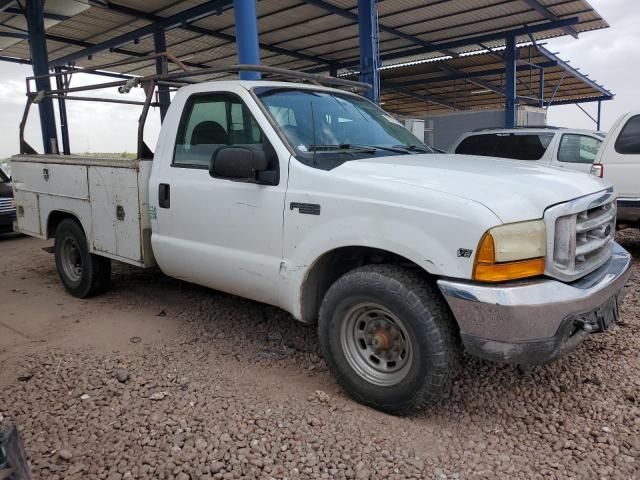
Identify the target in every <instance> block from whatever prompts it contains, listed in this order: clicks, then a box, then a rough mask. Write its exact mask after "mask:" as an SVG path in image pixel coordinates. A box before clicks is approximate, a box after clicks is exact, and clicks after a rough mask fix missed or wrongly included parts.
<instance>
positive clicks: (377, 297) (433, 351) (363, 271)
mask: <svg viewBox="0 0 640 480" xmlns="http://www.w3.org/2000/svg"><path fill="white" fill-rule="evenodd" d="M363 302H364V304H365V305H368V304H369V303H367V302H370V303H371V304H376V305H380V306H381V307H384V309H386V310H388V311H389V312H391V313H392V314H393V315H395V316H396V317H397V318H398V319H401V322H402V323H403V324H404V329H405V331H406V333H407V336H408V337H409V338H408V342H410V346H411V360H408V361H407V364H410V366H407V367H406V368H407V369H408V370H407V373H406V376H405V377H404V378H402V379H401V380H399V381H398V383H396V384H394V385H391V386H380V385H377V384H375V383H371V382H370V381H368V380H367V379H365V378H364V377H363V376H362V375H360V374H359V373H358V372H357V371H356V370H355V369H354V368H353V367H352V364H353V361H352V363H351V364H350V363H349V362H350V361H349V360H347V356H346V355H345V351H344V350H345V348H346V347H344V346H343V340H342V337H344V335H345V334H344V328H343V326H342V324H343V322H346V321H348V319H347V316H348V315H349V312H350V311H353V310H352V309H354V308H357V307H358V305H362V304H363ZM318 333H319V339H320V346H321V349H322V353H323V356H324V358H325V361H326V362H327V364H328V366H329V369H330V370H331V371H332V373H333V374H334V376H335V377H336V379H337V381H338V383H339V384H340V385H341V386H342V388H343V389H344V390H345V391H346V392H347V393H348V394H349V395H351V396H352V397H353V398H354V399H355V400H357V401H358V402H360V403H363V404H365V405H368V406H370V407H373V408H375V409H378V410H382V411H385V412H388V413H391V414H395V415H409V414H412V413H414V412H416V411H417V410H420V409H422V408H424V407H425V406H428V405H433V404H436V403H439V402H440V401H442V400H443V399H444V398H446V397H448V395H449V392H450V388H451V382H452V379H453V378H454V376H455V373H456V371H457V366H458V364H459V360H460V357H461V346H460V341H459V335H458V333H457V328H456V324H455V320H454V319H453V317H452V315H451V313H450V311H449V308H448V306H447V305H446V303H445V300H444V298H443V297H442V295H441V293H440V291H439V290H438V288H437V287H436V286H435V285H434V284H432V283H430V282H429V281H427V280H426V279H425V278H424V276H423V275H421V274H420V273H419V272H416V271H412V270H408V269H405V268H402V267H398V266H395V265H370V266H364V267H361V268H358V269H355V270H352V271H350V272H348V273H346V274H345V275H343V276H342V277H340V278H339V279H338V280H337V281H336V282H335V283H334V284H333V285H332V286H331V287H330V288H329V290H328V292H327V294H326V295H325V297H324V299H323V301H322V305H321V307H320V315H319V322H318ZM396 338H397V335H396ZM403 338H404V335H403Z"/></svg>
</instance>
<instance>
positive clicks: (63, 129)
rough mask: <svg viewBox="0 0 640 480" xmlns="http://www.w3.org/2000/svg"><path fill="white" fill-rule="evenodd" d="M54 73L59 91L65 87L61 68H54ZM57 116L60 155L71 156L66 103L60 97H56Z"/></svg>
mask: <svg viewBox="0 0 640 480" xmlns="http://www.w3.org/2000/svg"><path fill="white" fill-rule="evenodd" d="M54 71H55V72H56V73H57V74H58V75H56V88H57V89H58V90H61V89H63V88H65V87H66V85H65V82H64V77H65V74H64V72H63V71H62V67H55V68H54ZM58 114H59V115H60V134H61V135H62V153H64V154H65V155H71V147H70V145H69V124H68V123H67V102H66V101H65V99H64V97H63V96H62V95H61V96H60V97H58Z"/></svg>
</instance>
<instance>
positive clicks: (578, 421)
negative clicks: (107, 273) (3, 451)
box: [0, 231, 640, 480]
mask: <svg viewBox="0 0 640 480" xmlns="http://www.w3.org/2000/svg"><path fill="white" fill-rule="evenodd" d="M619 236H620V241H621V243H622V244H623V245H624V246H625V247H626V248H627V249H629V250H630V251H631V252H632V253H633V254H634V256H635V257H636V258H640V235H637V234H636V233H635V232H633V231H624V232H622V233H621V234H620V235H619ZM29 252H31V253H33V249H31V250H29V249H23V250H20V252H19V253H17V254H16V255H14V256H12V259H11V260H10V261H9V260H6V259H0V273H2V274H3V277H2V278H3V279H5V280H8V282H7V281H3V282H2V283H1V284H0V290H1V292H0V302H1V301H2V299H3V298H8V299H10V298H14V297H10V296H11V295H14V296H15V295H16V294H19V293H20V292H17V290H19V289H16V288H14V289H13V290H16V291H11V285H12V283H11V282H12V279H15V281H16V282H17V281H18V280H21V281H22V282H23V283H25V282H26V285H27V286H28V285H29V282H32V283H33V282H37V281H46V282H47V285H48V286H47V287H46V288H50V290H47V291H45V293H46V295H50V296H53V295H55V296H56V298H59V299H63V300H65V299H66V301H68V302H69V304H70V305H71V306H70V307H69V308H72V307H73V306H74V305H76V303H73V302H76V300H69V298H68V297H66V296H65V295H64V293H62V290H61V288H60V287H59V286H58V285H57V284H56V283H55V272H54V271H53V267H52V263H53V259H52V258H51V257H49V256H44V257H43V258H40V257H38V260H37V261H35V262H34V261H33V260H32V259H31V258H30V257H29V255H28V253H29ZM19 255H22V256H23V257H24V262H25V265H27V264H28V265H29V269H30V273H29V274H27V275H26V276H22V277H20V275H23V272H22V271H18V270H17V269H16V268H17V267H16V265H17V264H16V263H15V262H16V261H17V260H16V258H18V257H19ZM43 255H44V254H43ZM2 262H4V264H3V263H2ZM11 262H14V263H11ZM633 268H634V273H633V277H632V280H631V283H630V287H629V291H628V295H627V298H626V301H625V304H624V306H623V307H622V319H621V322H620V324H619V325H618V326H616V327H615V328H613V330H611V331H610V332H607V333H605V334H602V335H594V336H591V337H590V338H588V339H587V341H586V342H585V343H584V344H583V345H582V347H581V348H580V349H579V350H578V351H576V352H575V353H574V354H572V355H570V356H569V357H567V358H565V359H562V360H560V361H558V362H556V363H554V364H552V365H549V366H545V367H538V368H536V369H534V370H533V372H532V375H531V377H530V378H522V377H521V376H519V375H518V374H517V372H516V371H515V370H514V368H512V367H509V366H502V365H497V364H492V363H489V362H485V361H481V360H478V359H474V358H465V359H464V363H463V369H462V373H461V375H460V377H459V378H458V379H457V380H456V382H455V384H454V388H453V392H452V396H451V398H450V399H449V400H448V402H447V403H446V404H444V405H441V406H438V407H434V408H430V409H428V410H425V411H424V412H422V413H420V414H419V415H416V416H414V417H411V418H396V417H391V416H389V415H385V414H383V413H380V412H376V411H373V410H370V409H367V408H365V407H362V406H360V405H358V404H356V403H355V402H353V401H352V400H350V399H349V398H348V397H346V396H345V395H344V394H343V393H342V392H341V391H340V390H339V388H338V387H337V386H336V384H335V383H334V381H333V379H332V378H331V376H330V375H329V373H328V372H327V370H326V366H325V365H324V362H323V361H322V360H321V358H320V357H319V356H318V344H317V340H316V336H315V330H314V329H313V328H310V327H305V326H304V325H300V324H297V323H294V322H292V321H291V320H290V319H289V318H288V317H287V315H286V314H284V313H282V312H280V311H279V310H277V309H274V308H271V307H265V306H263V305H260V304H256V303H253V302H249V301H245V300H242V299H239V298H236V297H232V296H228V295H224V294H222V293H218V292H212V291H208V290H205V289H201V288H199V287H193V286H191V285H187V284H183V283H180V282H178V281H174V280H171V279H167V278H166V277H163V276H162V275H160V274H158V273H150V272H137V271H132V270H130V269H128V268H120V269H118V270H117V272H116V275H115V277H116V278H115V279H114V281H115V284H114V289H113V291H112V292H110V293H108V294H107V295H105V296H103V297H100V298H98V299H94V300H91V301H87V302H83V301H77V302H78V303H77V308H80V309H88V308H94V307H95V308H98V309H99V310H98V311H99V312H103V313H104V312H105V311H106V312H108V313H109V314H110V315H112V317H113V319H114V322H116V321H117V319H119V318H133V319H135V318H136V315H139V316H140V317H143V316H145V315H146V316H149V315H153V316H155V321H157V322H158V323H157V324H158V325H165V324H167V323H168V322H170V323H171V324H172V325H174V326H175V328H174V330H172V331H171V333H170V334H166V335H160V338H159V339H158V338H154V339H151V340H150V339H149V338H147V337H148V336H150V335H152V333H153V334H155V335H156V337H157V336H158V332H157V331H155V330H153V327H151V328H150V329H148V331H147V330H145V331H144V332H145V333H142V334H141V335H136V336H131V337H130V338H129V337H127V338H126V339H124V340H120V342H119V343H118V342H116V344H117V349H116V348H115V347H113V348H111V349H110V348H97V347H94V346H92V343H93V342H92V341H91V338H85V337H86V336H87V335H90V334H87V335H85V337H82V338H76V337H74V342H73V343H72V344H64V343H60V342H57V343H56V342H54V341H50V342H45V341H44V340H46V338H45V339H43V340H40V341H41V342H42V345H40V346H38V345H35V343H34V342H33V341H31V342H30V343H29V344H28V345H29V348H24V349H21V350H20V351H19V352H18V351H15V350H11V346H10V345H5V346H4V349H3V348H0V362H2V363H0V365H8V366H9V367H7V368H8V369H9V370H7V371H10V372H11V375H10V378H8V380H7V381H6V382H5V384H4V388H2V384H1V383H0V426H6V425H8V424H17V425H18V426H19V428H20V431H21V433H22V435H23V438H24V441H25V445H26V448H27V450H28V453H29V457H30V462H31V467H32V470H33V473H34V478H41V479H51V480H56V479H63V478H64V479H97V478H100V479H109V480H121V479H122V480H124V479H132V478H136V479H137V478H157V479H169V478H176V479H179V480H188V479H199V478H202V479H208V478H292V479H295V478H357V479H368V478H372V479H374V478H394V479H406V478H437V479H439V478H455V479H472V478H473V479H475V478H492V479H493V478H508V479H513V478H527V479H528V478H562V479H564V478H578V479H584V478H621V479H632V478H640V360H639V357H638V351H639V349H640V320H639V319H638V315H637V313H638V310H639V309H640V292H639V290H640V283H639V282H640V264H639V263H638V261H636V262H635V264H634V267H633ZM30 275H31V276H30ZM18 277H20V278H19V279H18ZM20 285H22V283H21V284H20ZM21 288H22V287H21ZM24 288H28V287H24ZM90 302H97V303H95V304H91V303H90ZM60 305H62V304H60ZM25 308H26V312H27V313H24V315H29V307H28V306H25ZM34 308H35V307H34ZM61 308H64V307H61ZM74 308H76V307H74ZM78 311H79V312H80V313H78V314H77V318H76V320H72V319H67V320H65V321H68V322H77V323H79V324H80V325H83V324H84V323H86V322H90V321H91V318H94V317H95V316H96V315H97V313H95V312H96V311H92V310H78ZM92 312H93V313H92ZM149 312H154V313H153V314H149ZM103 313H101V314H103ZM143 314H144V315H143ZM62 317H65V315H62V316H61V318H62ZM74 318H75V317H74ZM22 321H26V320H23V319H22V318H21V317H20V316H19V315H18V316H15V315H12V316H11V317H10V318H8V319H3V320H2V322H4V323H2V322H0V324H6V323H7V322H13V323H11V325H13V327H11V325H9V327H11V328H14V329H17V328H18V326H19V325H21V322H22ZM61 322H63V324H64V325H67V324H66V323H64V321H62V320H61ZM70 328H71V327H70ZM78 328H79V327H78ZM163 328H164V327H163ZM71 331H72V330H69V332H71ZM89 332H91V330H89ZM100 332H102V331H100ZM147 332H148V334H147ZM119 333H120V334H122V335H129V333H127V331H125V329H124V327H122V328H120V329H119V331H116V332H111V334H113V335H116V336H117V335H118V334H119ZM1 334H2V330H0V335H1ZM69 334H70V333H69ZM102 334H103V333H98V334H94V335H102ZM51 335H52V336H53V337H55V334H54V333H52V334H51ZM0 339H1V337H0ZM93 340H95V338H94V339H93ZM34 345H35V346H34ZM0 346H1V340H0ZM5 361H6V363H5Z"/></svg>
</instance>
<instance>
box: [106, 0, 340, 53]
mask: <svg viewBox="0 0 640 480" xmlns="http://www.w3.org/2000/svg"><path fill="white" fill-rule="evenodd" d="M105 6H106V8H108V9H110V10H114V11H116V12H119V13H124V14H125V15H129V16H131V17H134V18H138V19H142V20H148V21H151V22H161V21H162V20H163V19H164V17H160V16H159V15H155V14H153V13H147V12H143V11H141V10H137V9H135V8H131V7H127V6H124V5H119V4H117V3H113V2H108V3H107V4H106V5H105ZM213 13H214V12H212V14H213ZM201 18H202V17H201ZM191 21H195V20H187V21H185V22H183V23H181V24H180V25H177V26H178V27H180V28H182V29H184V30H187V31H189V32H192V33H197V34H199V35H205V36H208V37H213V38H219V39H221V40H226V41H228V42H230V43H236V40H237V39H236V37H235V35H231V34H229V33H223V32H217V31H213V30H209V29H206V28H203V27H198V26H196V25H192V24H191V23H188V22H191ZM259 45H260V48H261V49H262V50H265V51H267V52H272V53H277V54H278V55H287V56H289V57H293V58H297V59H299V60H308V61H310V62H313V63H324V64H326V65H330V64H331V63H334V62H333V61H332V60H326V59H324V58H321V57H316V56H313V55H308V54H306V53H300V52H295V51H292V50H287V49H286V48H281V47H277V46H275V45H269V44H266V43H260V44H259Z"/></svg>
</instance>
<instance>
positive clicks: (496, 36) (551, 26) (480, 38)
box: [345, 17, 580, 66]
mask: <svg viewBox="0 0 640 480" xmlns="http://www.w3.org/2000/svg"><path fill="white" fill-rule="evenodd" d="M579 22H580V19H579V18H578V17H571V18H565V19H563V20H558V21H557V22H544V23H539V24H536V25H530V26H525V27H519V28H513V29H510V30H503V31H501V32H494V33H489V34H486V35H477V36H474V37H466V38H461V39H458V40H453V41H450V42H442V43H434V44H432V45H433V46H432V47H429V48H426V47H418V48H413V49H411V50H404V51H399V52H392V53H387V54H383V55H381V59H382V60H396V59H398V58H403V57H410V56H413V55H420V54H425V53H431V52H441V51H442V50H443V49H453V48H461V47H468V46H470V45H480V44H481V43H487V42H492V41H496V40H502V39H504V38H507V37H509V36H514V37H520V36H523V35H528V34H530V33H539V32H545V31H547V30H555V29H557V28H562V27H566V26H569V25H576V24H578V23H579ZM355 64H357V62H349V63H346V62H345V66H353V65H355Z"/></svg>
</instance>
